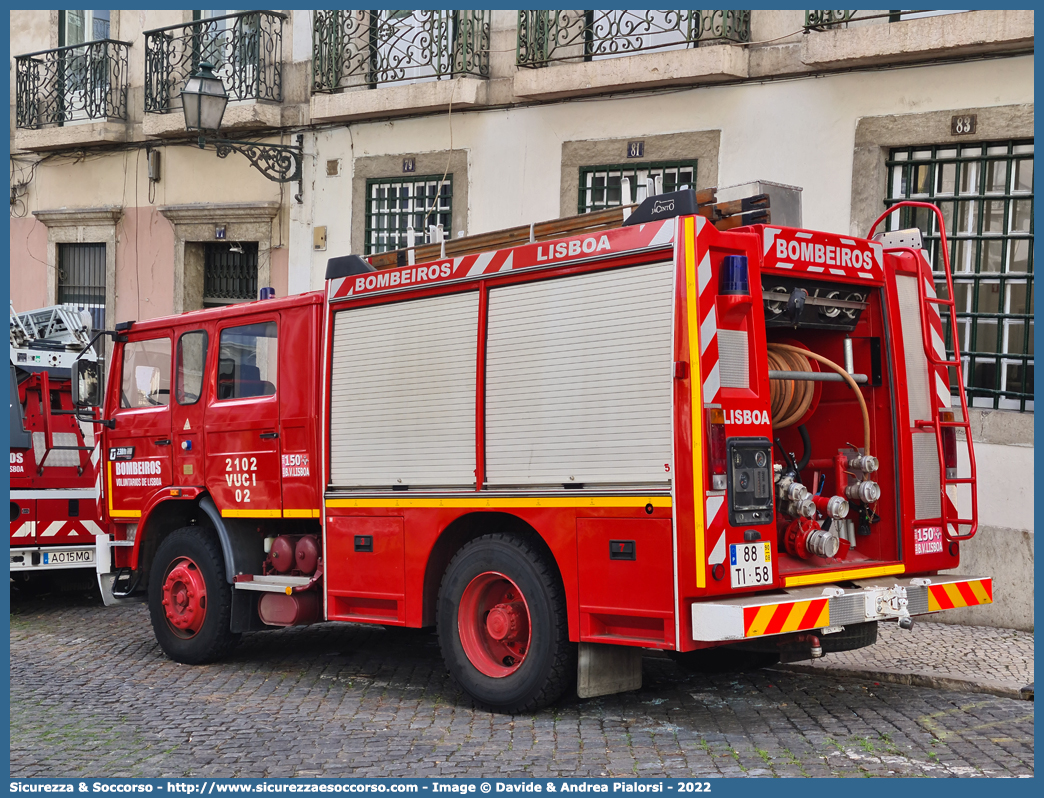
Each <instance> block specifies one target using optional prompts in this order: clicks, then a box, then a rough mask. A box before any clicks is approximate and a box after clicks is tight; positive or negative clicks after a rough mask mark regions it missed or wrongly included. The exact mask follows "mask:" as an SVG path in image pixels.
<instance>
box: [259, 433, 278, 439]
mask: <svg viewBox="0 0 1044 798" xmlns="http://www.w3.org/2000/svg"><path fill="white" fill-rule="evenodd" d="M261 437H262V438H264V439H268V438H278V437H279V433H278V432H262V433H261Z"/></svg>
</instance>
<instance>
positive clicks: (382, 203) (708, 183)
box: [10, 10, 1034, 625]
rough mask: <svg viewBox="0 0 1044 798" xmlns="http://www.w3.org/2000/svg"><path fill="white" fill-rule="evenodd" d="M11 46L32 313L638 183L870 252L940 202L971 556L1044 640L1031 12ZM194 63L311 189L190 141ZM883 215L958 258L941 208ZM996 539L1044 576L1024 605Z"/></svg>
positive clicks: (313, 272) (300, 18)
mask: <svg viewBox="0 0 1044 798" xmlns="http://www.w3.org/2000/svg"><path fill="white" fill-rule="evenodd" d="M11 52H12V55H13V58H12V70H11V94H10V96H11V102H12V107H11V130H10V135H11V148H12V160H11V265H12V272H11V274H12V276H11V296H12V300H13V302H14V305H15V307H16V308H17V309H19V310H22V309H28V308H32V307H37V306H42V305H48V304H53V303H54V302H59V301H70V302H73V303H76V304H81V305H84V306H87V307H90V308H91V309H92V312H93V313H94V315H95V318H96V323H97V324H98V325H99V326H102V325H105V326H108V327H110V328H111V326H112V324H114V323H115V322H118V321H125V320H129V319H146V318H151V317H155V316H159V315H164V314H168V313H177V312H181V311H185V310H190V309H194V308H199V307H203V306H209V305H215V304H223V303H229V302H237V301H245V300H249V299H253V298H256V296H257V291H258V289H259V288H260V287H262V286H272V287H273V288H275V290H276V294H277V295H280V296H281V295H285V294H287V293H297V292H301V291H306V290H310V289H314V288H319V287H321V285H322V278H323V274H324V270H325V265H326V260H327V258H329V257H333V256H337V255H344V254H348V253H357V254H361V255H366V254H372V253H374V252H380V251H385V250H388V249H394V248H398V247H402V246H405V245H406V244H407V241H408V236H409V235H410V233H409V231H410V230H411V229H412V231H413V234H414V236H415V241H417V242H419V241H421V240H422V239H423V240H430V238H431V236H433V235H439V234H440V233H439V228H441V234H442V235H444V236H454V237H455V236H458V235H464V234H473V233H480V232H485V231H489V230H494V229H497V228H503V227H508V226H514V225H520V224H527V223H530V222H538V221H544V220H548V219H554V218H556V217H560V216H568V215H572V214H576V213H579V212H585V211H587V210H594V209H598V208H603V207H607V206H611V205H614V204H620V202H621V197H622V190H621V179H622V178H627V179H628V182H629V186H630V187H631V190H632V191H633V192H634V194H635V196H637V197H641V196H642V193H643V192H644V191H645V190H646V188H645V187H646V185H647V181H648V180H650V179H659V180H660V181H661V182H660V185H662V186H663V187H664V189H665V190H670V189H671V188H673V187H678V186H692V187H695V188H698V189H700V188H707V187H719V188H723V187H728V186H734V185H739V184H743V183H748V182H751V181H772V182H776V183H782V184H786V185H789V186H797V187H799V188H800V189H801V197H802V207H801V213H802V223H803V225H804V226H806V227H811V228H818V229H822V230H827V231H834V232H842V231H844V232H848V233H850V234H854V235H865V234H866V232H867V230H868V228H869V225H870V223H871V222H872V221H873V220H874V219H875V218H876V217H877V216H878V215H879V214H881V213H882V212H884V211H885V210H886V209H887V208H888V207H889V203H890V202H892V201H895V200H898V199H903V198H914V199H926V200H931V201H933V202H936V203H938V204H939V205H940V207H941V208H942V209H943V212H944V215H945V217H946V226H947V231H948V234H949V239H950V240H949V247H950V250H949V251H950V256H951V260H952V262H953V269H954V272H955V275H954V276H955V297H954V298H955V299H956V301H957V303H958V308H957V309H958V324H957V329H956V330H947V336H954V335H956V336H957V341H958V342H959V344H960V348H961V352H962V355H963V356H964V358H965V363H966V366H965V371H966V384H967V385H968V387H969V396H970V399H971V403H972V404H973V406H974V407H975V408H976V410H975V411H974V412H975V413H976V422H977V423H976V429H977V430H978V431H979V432H978V433H977V439H976V440H977V453H978V459H979V466H980V469H979V474H980V491H979V507H980V514H981V516H982V519H983V527H984V528H983V532H982V533H981V534H980V537H979V539H977V541H976V542H975V543H973V544H969V545H968V546H967V547H966V551H967V556H966V562H967V563H968V564H969V565H968V567H971V568H975V567H979V568H980V569H988V570H989V571H990V572H991V573H993V574H994V575H996V576H997V577H998V578H999V579H1000V580H1001V581H1000V583H999V587H998V591H999V592H1000V595H1001V596H1002V597H1003V596H1004V594H1005V592H1008V593H1010V594H1011V595H1010V597H1009V600H1008V601H1005V602H1000V601H999V602H998V605H997V607H995V608H993V609H992V610H976V613H978V614H977V616H976V617H978V618H980V619H981V618H982V617H983V614H984V613H987V612H993V613H994V614H995V615H997V618H996V620H997V622H999V623H1008V624H1010V625H1019V624H1024V621H1023V620H1019V619H1024V618H1026V617H1029V618H1030V620H1029V623H1032V620H1031V615H1032V604H1031V602H1032V598H1031V593H1032V590H1031V589H1030V591H1029V597H1028V598H1025V601H1024V602H1023V605H1024V606H1023V605H1019V606H1020V607H1021V608H1019V609H1011V610H1010V611H1011V612H1013V613H1015V615H1017V616H1018V618H1014V617H1013V618H1007V617H1006V616H1003V613H1004V612H1007V611H1008V610H1007V609H1005V607H1008V608H1011V607H1014V606H1015V605H1017V604H1018V601H1019V600H1021V599H1018V597H1017V596H1016V593H1018V594H1019V595H1022V594H1023V593H1024V591H1019V588H1018V585H1019V584H1024V583H1025V579H1026V578H1029V579H1030V581H1029V584H1030V585H1032V556H1033V555H1032V551H1033V549H1032V529H1033V521H1032V502H1033V498H1032V430H1033V426H1032V424H1033V422H1032V410H1033V302H1034V299H1033V213H1032V208H1033V146H1034V144H1033V12H1032V11H969V12H918V13H904V12H893V11H756V10H755V11H738V10H733V11H489V10H480V11H379V12H368V11H298V10H295V11H281V12H278V11H271V12H269V11H251V12H234V11H202V10H201V11H13V12H11ZM203 61H207V62H209V63H211V64H212V65H213V67H214V72H215V74H216V75H217V76H219V77H220V78H221V79H222V82H223V84H224V86H225V89H226V91H227V93H228V95H229V104H228V107H227V109H226V111H225V114H224V118H223V122H222V126H221V131H220V134H219V135H220V137H222V138H225V139H233V140H237V141H241V142H261V143H267V144H277V145H282V146H291V147H293V146H298V144H300V147H301V153H302V156H301V161H302V170H301V179H300V181H289V182H275V181H273V180H271V179H269V177H268V176H266V175H265V174H264V173H263V171H262V168H264V167H266V164H265V163H264V162H263V158H262V160H261V161H260V162H259V166H260V167H262V168H258V166H255V165H254V163H252V161H251V159H250V158H248V157H247V156H246V155H244V154H242V153H240V152H237V151H231V152H225V153H224V155H225V157H219V154H220V153H219V152H217V151H216V150H215V146H214V144H213V143H208V144H206V146H205V148H204V149H200V147H199V146H198V143H197V139H196V137H195V135H190V134H189V133H188V132H187V131H186V129H185V120H184V116H183V111H182V108H181V96H180V92H181V88H182V87H183V86H184V83H185V81H186V80H187V79H188V77H189V76H190V75H192V74H194V73H195V72H196V71H197V70H198V68H199V64H200V63H201V62H203ZM241 147H244V148H247V149H249V145H241ZM253 155H254V156H257V155H258V154H257V153H256V152H253ZM267 166H268V168H269V172H270V173H271V172H272V168H271V164H267ZM896 216H898V214H896ZM890 223H893V224H894V225H895V226H901V227H909V226H912V225H914V224H916V225H918V226H921V227H922V229H923V230H924V232H925V234H926V238H927V240H928V241H929V242H930V246H931V247H932V248H933V258H934V259H935V260H933V262H936V261H937V260H938V258H939V252H938V231H937V230H935V229H934V227H933V226H932V223H931V221H930V220H929V219H928V218H927V216H912V215H907V214H906V213H904V214H903V218H901V219H894V220H892V219H890ZM950 340H951V341H952V337H951V338H950ZM980 541H993V542H992V543H989V544H988V545H987V543H984V542H980ZM987 548H988V549H989V553H987V552H986V549H987ZM980 549H981V550H982V551H983V554H982V556H983V557H987V558H989V557H993V556H994V555H995V553H996V552H998V551H1001V550H1003V551H1004V552H1006V554H1005V555H1004V556H1005V557H1007V558H1008V562H1011V561H1013V558H1014V560H1017V561H1019V562H1028V565H1027V567H1026V570H1025V572H1024V573H1023V572H1020V573H1019V574H1016V575H1013V576H1012V582H1011V584H1010V585H1009V586H1007V587H1006V586H1005V584H1006V583H1005V581H1004V577H1003V576H1002V575H1001V574H1000V573H998V569H997V568H994V567H993V566H992V565H991V561H989V560H988V559H987V560H984V561H982V562H979V561H977V560H976V557H977V556H978V554H977V551H978V550H980ZM1026 575H1028V576H1026ZM1026 602H1029V603H1028V604H1027V603H1026ZM1027 607H1028V608H1029V609H1028V610H1027ZM1027 612H1028V614H1027ZM1002 616H1003V617H1002ZM969 617H970V616H969Z"/></svg>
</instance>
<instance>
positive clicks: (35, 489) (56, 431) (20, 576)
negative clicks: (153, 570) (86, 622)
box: [10, 305, 102, 589]
mask: <svg viewBox="0 0 1044 798" xmlns="http://www.w3.org/2000/svg"><path fill="white" fill-rule="evenodd" d="M91 327H92V324H91V317H90V314H89V313H88V312H86V311H82V310H79V309H77V308H76V307H74V306H72V305H54V306H52V307H46V308H39V309H37V310H32V311H27V312H23V313H16V312H15V310H14V308H13V307H12V309H11V382H10V391H11V396H10V413H11V475H10V486H11V546H10V549H11V551H10V558H11V578H12V581H13V582H14V584H15V585H18V586H21V587H28V588H30V589H36V588H49V587H62V586H77V587H79V586H80V585H83V586H86V587H90V586H91V585H92V583H93V581H94V580H93V575H94V570H95V568H94V565H95V563H94V554H95V545H94V536H95V535H96V534H99V533H101V531H102V528H101V525H100V523H99V520H100V519H99V518H98V501H97V500H98V490H99V488H100V485H99V483H98V474H99V459H100V453H101V449H100V446H99V445H98V441H97V436H96V434H95V429H94V425H93V423H92V422H91V421H89V420H84V421H81V420H78V419H77V418H76V417H75V416H76V409H75V408H74V407H73V404H72V392H71V389H70V385H71V383H70V376H71V374H72V365H73V363H74V362H75V361H76V360H77V359H86V360H87V361H90V362H94V361H95V360H96V359H97V356H96V354H95V351H94V348H93V347H92V346H91V340H90V339H91ZM84 577H85V578H84Z"/></svg>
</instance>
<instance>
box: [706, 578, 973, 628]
mask: <svg viewBox="0 0 1044 798" xmlns="http://www.w3.org/2000/svg"><path fill="white" fill-rule="evenodd" d="M848 584H854V585H855V586H856V587H854V588H853V587H847V588H845V587H841V586H840V585H817V586H816V587H807V588H796V589H790V590H781V591H778V592H776V593H774V594H772V595H766V594H764V593H760V594H751V595H747V596H740V597H737V598H727V599H721V600H718V601H705V602H696V603H695V604H693V605H692V629H693V639H695V640H698V641H701V642H711V641H725V640H749V639H750V638H752V637H761V636H768V635H779V634H787V633H789V632H800V631H807V630H810V629H825V628H828V627H832V626H844V625H845V624H854V623H865V622H867V621H883V620H902V619H905V618H909V617H910V616H914V615H927V614H929V613H933V612H939V611H941V610H946V609H953V608H956V607H971V606H976V605H979V604H991V603H992V602H993V581H992V580H991V579H990V578H988V577H974V576H932V577H921V578H914V579H910V580H908V581H906V583H905V584H903V583H900V582H898V581H897V582H895V583H893V584H892V585H891V586H888V585H886V584H882V580H880V579H866V580H860V581H856V582H850V583H848Z"/></svg>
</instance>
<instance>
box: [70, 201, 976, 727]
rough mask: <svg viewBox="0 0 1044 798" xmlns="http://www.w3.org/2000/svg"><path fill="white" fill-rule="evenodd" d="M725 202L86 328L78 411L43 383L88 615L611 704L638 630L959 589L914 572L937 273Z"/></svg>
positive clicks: (198, 637)
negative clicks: (63, 419)
mask: <svg viewBox="0 0 1044 798" xmlns="http://www.w3.org/2000/svg"><path fill="white" fill-rule="evenodd" d="M701 199H702V202H701ZM711 199H713V198H711ZM735 204H736V203H733V205H735ZM725 205H728V203H725ZM740 205H743V203H740ZM737 207H739V206H737ZM744 207H746V206H744ZM750 207H753V205H751V206H750ZM740 210H742V208H740ZM724 213H725V210H723V204H722V203H717V204H714V203H712V202H708V200H707V198H705V197H701V194H698V193H696V192H693V191H691V190H683V191H680V192H675V193H671V194H665V195H658V196H653V197H650V198H648V199H646V200H645V201H644V202H643V203H641V204H640V205H639V206H638V207H637V209H634V210H633V212H632V209H631V208H626V209H624V210H622V211H621V210H620V209H615V210H610V211H604V212H600V213H598V214H589V215H587V216H584V217H576V218H574V219H566V220H555V221H553V222H548V223H543V224H536V225H527V226H524V227H521V228H516V229H512V230H505V231H498V232H496V233H489V234H484V235H479V236H473V237H471V238H461V239H456V240H453V241H443V242H439V243H435V244H426V245H424V246H420V247H416V248H413V249H409V250H407V251H400V252H396V253H387V254H383V255H379V256H374V257H372V258H370V259H369V260H365V259H363V258H361V257H357V256H345V257H340V258H334V259H331V261H330V262H329V264H328V269H327V275H326V276H327V281H326V289H325V291H320V292H314V293H307V294H301V295H297V296H291V297H286V298H279V299H277V298H267V297H265V298H263V299H262V300H260V301H256V302H250V303H245V304H241V305H235V306H230V307H225V308H219V309H210V310H202V311H196V312H191V313H185V314H182V315H180V316H175V317H170V318H162V319H153V320H149V321H142V322H138V321H134V322H126V323H123V324H120V325H117V329H116V332H115V333H114V336H116V340H115V345H114V348H113V352H112V366H111V369H110V377H109V381H108V389H107V391H106V392H105V394H104V400H103V401H100V402H99V400H100V387H99V388H97V389H96V390H90V389H89V388H90V385H91V384H92V383H94V384H96V383H97V378H98V374H97V368H96V367H94V366H92V365H91V364H90V363H81V364H80V366H79V368H78V370H77V378H76V380H74V386H75V389H76V392H77V394H76V395H77V401H78V403H80V404H81V405H82V406H84V407H89V406H94V405H95V404H99V403H100V404H101V407H102V418H101V420H100V421H101V424H103V425H104V427H105V428H104V430H103V433H102V439H103V445H104V458H103V459H104V462H103V473H102V477H103V479H102V482H103V486H102V490H103V493H104V500H103V505H104V513H105V519H106V521H107V524H108V526H107V532H108V534H107V535H102V536H99V537H98V571H99V580H100V583H101V587H102V593H103V596H104V597H105V599H106V601H108V602H113V601H117V600H120V599H121V598H122V599H125V600H126V599H135V598H137V599H139V600H147V601H148V603H149V609H150V613H151V618H152V624H153V627H154V630H155V633H156V636H157V639H158V641H159V643H160V645H161V647H162V649H163V650H164V652H166V654H167V655H168V656H170V657H171V658H173V659H175V660H177V661H179V662H187V663H201V662H209V661H213V660H215V659H217V658H219V657H221V656H222V655H223V654H225V653H226V652H227V651H228V650H229V648H230V647H231V646H232V645H233V644H234V643H235V642H236V640H237V639H238V637H239V635H240V633H242V632H245V631H250V630H256V629H263V628H266V627H280V626H289V625H296V624H308V623H313V622H318V621H346V622H353V623H364V624H382V625H387V626H403V627H432V626H434V627H437V630H438V637H439V641H440V645H441V649H442V653H443V656H444V659H445V661H446V664H447V667H448V669H449V671H450V673H451V674H452V675H453V677H454V678H455V679H456V681H457V682H458V683H459V684H460V685H461V686H462V688H463V689H464V690H465V691H466V692H467V693H468V694H470V695H471V696H472V697H473V698H474V699H475V700H476V701H477V702H478V703H479V704H481V705H483V706H486V707H489V708H491V709H494V710H498V711H506V712H517V711H523V710H529V709H532V708H534V707H537V706H541V705H545V704H547V703H549V702H552V701H554V700H556V699H557V698H558V697H559V696H560V695H562V694H563V692H564V691H566V690H568V689H571V688H572V686H574V685H575V686H576V689H577V692H578V693H579V695H580V696H581V697H584V696H592V695H599V694H604V693H610V692H616V691H620V690H627V689H634V688H636V687H638V686H640V684H641V655H642V650H643V649H659V650H664V651H667V652H670V653H671V654H672V655H673V656H675V657H677V658H678V660H679V661H680V662H681V663H682V664H683V665H686V666H688V667H692V668H695V669H715V668H723V667H751V666H759V665H767V664H770V663H774V662H777V661H780V660H781V659H782V660H796V659H802V658H805V659H807V658H811V657H817V656H821V655H822V654H823V653H824V652H827V653H829V652H832V651H842V650H846V649H853V648H858V647H861V646H866V645H870V644H872V643H873V642H874V641H875V640H876V635H877V625H878V623H879V622H880V621H891V622H894V623H898V624H899V625H900V626H902V627H904V628H909V626H910V625H911V624H912V618H913V617H914V616H920V615H927V614H929V613H935V612H939V611H943V610H946V609H949V608H952V607H957V606H970V605H975V604H985V603H988V602H990V601H991V600H992V583H991V580H990V579H989V578H988V577H985V576H984V577H969V576H954V575H946V574H944V573H943V572H945V571H948V570H951V569H953V568H955V567H956V566H957V565H958V564H959V562H960V547H961V543H962V541H964V540H967V539H968V538H970V537H971V536H972V535H974V534H975V531H976V528H977V520H976V506H975V490H974V489H975V472H974V463H975V458H974V452H973V450H972V441H971V437H970V435H968V434H967V433H968V424H967V418H968V411H967V404H966V400H965V393H964V387H963V384H962V382H961V369H960V367H959V363H960V355H959V353H955V354H954V355H953V356H952V358H950V357H948V356H947V354H946V351H945V347H944V337H943V326H942V321H941V316H940V310H941V311H942V316H943V317H945V318H946V319H947V320H948V322H949V324H950V327H951V329H952V327H953V322H954V310H953V305H952V303H951V302H949V300H947V299H940V297H939V296H937V295H936V288H935V286H936V282H937V279H938V280H939V281H940V282H941V284H942V285H944V286H946V287H947V288H948V289H949V288H950V275H949V268H948V263H946V262H945V260H944V262H942V263H936V264H935V268H936V269H938V270H939V273H940V275H941V276H938V275H933V272H932V267H931V266H930V265H929V263H928V261H927V259H926V257H925V252H924V250H922V249H921V248H920V244H919V237H918V235H916V231H913V232H911V231H903V232H898V233H887V234H884V235H883V236H879V237H874V236H873V235H872V234H871V235H870V236H868V237H867V238H857V237H853V236H849V235H838V234H833V233H824V232H817V231H813V230H805V229H800V228H795V227H786V226H783V225H779V224H777V225H772V224H768V223H760V224H753V223H751V222H752V221H754V220H755V219H756V218H757V217H756V215H755V216H754V217H752V216H751V215H750V214H746V215H744V214H740V215H739V216H728V217H726V216H725V215H724ZM766 216H767V215H763V216H762V217H761V219H762V222H765V221H766ZM938 223H939V228H938V229H939V230H940V232H942V234H943V250H942V251H943V252H944V253H945V249H946V246H947V245H946V241H945V233H944V232H943V231H942V230H941V228H942V219H941V217H939V218H938ZM719 228H723V229H719ZM264 294H265V292H263V296H264ZM946 296H952V289H951V293H948V294H946ZM954 396H956V397H957V401H956V403H955V402H954V401H953V399H952V397H954ZM962 450H963V452H962ZM961 492H963V493H964V494H965V496H964V497H963V498H962V497H961V496H960V495H959V494H960V493H961ZM958 508H961V509H960V512H958Z"/></svg>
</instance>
